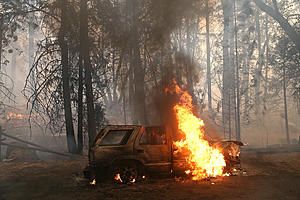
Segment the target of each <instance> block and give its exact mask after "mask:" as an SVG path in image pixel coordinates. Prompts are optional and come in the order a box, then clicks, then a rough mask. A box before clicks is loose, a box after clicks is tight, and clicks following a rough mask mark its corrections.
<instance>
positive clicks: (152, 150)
mask: <svg viewBox="0 0 300 200" xmlns="http://www.w3.org/2000/svg"><path fill="white" fill-rule="evenodd" d="M175 144H176V142H175V143H174V141H172V137H171V133H170V132H169V130H167V129H166V128H164V127H160V126H151V127H145V126H131V125H118V126H113V125H111V126H107V127H106V128H104V129H103V130H102V131H101V132H100V133H99V134H98V136H97V137H96V139H95V142H94V144H93V146H92V147H91V148H90V152H89V166H88V167H87V168H86V169H85V171H84V174H85V176H86V178H90V179H91V180H93V179H95V178H96V177H97V178H106V179H110V180H116V181H119V182H123V183H129V182H135V181H139V180H143V179H144V178H145V175H146V173H147V174H148V173H150V174H152V173H160V174H161V173H163V174H175V175H183V174H190V173H192V172H193V170H192V169H194V170H195V167H194V168H192V169H191V166H190V164H189V162H188V161H187V155H186V154H187V152H180V151H179V148H178V147H177V146H176V145H175ZM209 145H210V146H211V147H212V148H213V147H215V148H216V149H220V152H221V153H222V155H224V165H223V167H222V170H223V171H222V173H221V174H226V173H229V172H230V170H231V169H233V168H234V167H235V166H237V165H238V164H240V159H239V152H240V151H239V149H240V148H239V147H240V145H242V143H240V142H237V141H219V142H210V144H209ZM206 173H210V174H208V175H209V176H216V175H219V174H216V172H214V169H211V172H209V171H208V170H206ZM221 174H220V175H221ZM195 177H196V176H193V179H195ZM195 180H196V179H195Z"/></svg>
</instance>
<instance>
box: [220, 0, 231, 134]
mask: <svg viewBox="0 0 300 200" xmlns="http://www.w3.org/2000/svg"><path fill="white" fill-rule="evenodd" d="M222 10H223V18H224V36H223V77H222V79H223V88H222V119H223V126H224V135H225V133H226V131H227V129H226V128H227V124H228V125H229V126H228V129H229V130H228V131H229V134H231V130H230V129H231V127H230V124H231V119H230V110H231V109H230V103H231V101H230V88H231V80H232V73H231V71H230V54H229V38H230V35H229V32H230V26H229V25H230V17H231V16H232V12H233V5H232V1H230V0H222Z"/></svg>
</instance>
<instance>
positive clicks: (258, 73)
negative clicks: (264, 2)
mask: <svg viewBox="0 0 300 200" xmlns="http://www.w3.org/2000/svg"><path fill="white" fill-rule="evenodd" d="M255 24H256V34H257V48H258V68H257V70H256V73H255V114H256V116H257V119H258V121H260V120H261V106H260V104H261V102H260V93H261V92H260V87H261V75H262V66H263V60H262V57H263V52H262V48H261V29H260V20H259V10H257V11H256V14H255Z"/></svg>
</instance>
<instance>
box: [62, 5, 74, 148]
mask: <svg viewBox="0 0 300 200" xmlns="http://www.w3.org/2000/svg"><path fill="white" fill-rule="evenodd" d="M67 3H68V2H67V0H62V1H61V4H60V6H61V7H60V8H61V26H60V30H59V35H58V42H59V46H60V49H61V66H62V82H63V99H64V110H65V122H66V132H67V144H68V150H69V152H70V153H77V148H76V141H75V136H74V127H73V118H72V110H71V98H70V80H69V76H70V74H69V60H68V42H67V35H68V25H67V24H68V16H67V15H66V13H67V10H68V7H67V6H68V5H67Z"/></svg>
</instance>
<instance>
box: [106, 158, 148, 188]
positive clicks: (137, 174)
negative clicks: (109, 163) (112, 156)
mask: <svg viewBox="0 0 300 200" xmlns="http://www.w3.org/2000/svg"><path fill="white" fill-rule="evenodd" d="M111 177H112V180H113V181H114V182H117V183H125V184H127V183H135V182H138V181H141V180H143V178H144V177H145V174H144V167H143V166H142V165H141V164H139V163H136V162H131V161H126V162H119V163H117V164H115V165H114V166H113V167H112V170H111Z"/></svg>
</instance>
